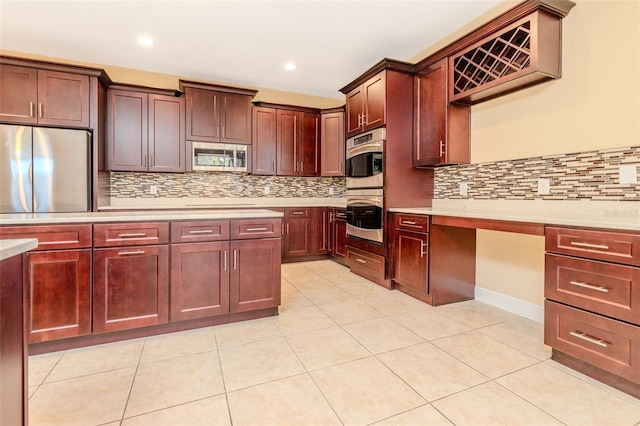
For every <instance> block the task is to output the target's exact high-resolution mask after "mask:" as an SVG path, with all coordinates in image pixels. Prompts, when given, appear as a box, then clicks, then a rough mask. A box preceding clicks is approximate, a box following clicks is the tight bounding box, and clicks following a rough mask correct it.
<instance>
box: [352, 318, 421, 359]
mask: <svg viewBox="0 0 640 426" xmlns="http://www.w3.org/2000/svg"><path fill="white" fill-rule="evenodd" d="M344 329H345V330H347V332H348V333H349V334H351V335H352V336H353V337H354V338H355V339H356V340H357V341H358V342H360V344H361V345H363V346H364V347H365V348H367V349H368V350H369V351H371V353H374V354H379V353H382V352H387V351H391V350H394V349H399V348H404V347H407V346H412V345H416V344H418V343H422V342H424V339H423V338H422V337H420V336H418V335H417V334H415V333H414V332H412V331H410V330H408V329H407V328H405V327H403V326H401V325H400V324H398V323H397V322H395V321H392V320H390V319H389V318H386V317H382V318H375V319H372V320H368V321H362V322H355V323H351V324H346V325H344Z"/></svg>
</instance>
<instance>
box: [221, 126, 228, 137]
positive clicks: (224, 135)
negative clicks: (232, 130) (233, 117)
mask: <svg viewBox="0 0 640 426" xmlns="http://www.w3.org/2000/svg"><path fill="white" fill-rule="evenodd" d="M222 137H223V138H226V137H227V134H226V133H225V131H224V126H222Z"/></svg>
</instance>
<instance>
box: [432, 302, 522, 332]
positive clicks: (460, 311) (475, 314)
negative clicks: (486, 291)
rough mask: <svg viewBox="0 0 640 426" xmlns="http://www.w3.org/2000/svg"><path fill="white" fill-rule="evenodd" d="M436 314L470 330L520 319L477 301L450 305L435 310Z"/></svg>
mask: <svg viewBox="0 0 640 426" xmlns="http://www.w3.org/2000/svg"><path fill="white" fill-rule="evenodd" d="M435 309H436V312H437V313H439V314H442V315H446V316H448V317H449V318H451V319H454V320H456V321H458V322H459V323H462V324H464V325H466V326H467V327H469V328H481V327H486V326H488V325H493V324H497V323H500V322H504V321H510V320H513V319H516V318H519V317H518V315H515V314H512V313H510V312H507V311H503V310H502V309H498V308H496V307H494V306H490V305H487V304H486V303H482V302H478V301H477V300H468V301H466V302H460V303H450V304H448V305H442V306H438V307H436V308H435Z"/></svg>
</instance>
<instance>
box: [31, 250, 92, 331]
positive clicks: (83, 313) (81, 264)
mask: <svg viewBox="0 0 640 426" xmlns="http://www.w3.org/2000/svg"><path fill="white" fill-rule="evenodd" d="M27 324H28V326H27V334H28V338H29V343H34V342H43V341H47V340H54V339H64V338H68V337H76V336H83V335H86V334H90V333H91V250H90V249H83V250H58V251H42V252H32V253H29V254H27Z"/></svg>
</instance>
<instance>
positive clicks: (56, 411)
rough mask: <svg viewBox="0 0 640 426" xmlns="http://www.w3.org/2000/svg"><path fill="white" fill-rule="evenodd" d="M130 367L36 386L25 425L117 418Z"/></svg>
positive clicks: (130, 378)
mask: <svg viewBox="0 0 640 426" xmlns="http://www.w3.org/2000/svg"><path fill="white" fill-rule="evenodd" d="M135 371H136V369H135V368H134V367H130V368H123V369H119V370H113V371H108V372H106V373H98V374H91V375H88V376H82V377H75V378H72V379H68V380H61V381H58V382H53V383H45V384H42V385H40V387H39V388H38V390H37V391H36V393H35V394H34V395H33V396H32V397H31V399H30V400H29V425H30V426H39V425H87V424H88V425H98V424H102V423H108V422H113V421H117V420H120V419H121V418H122V413H123V412H124V409H125V405H126V403H127V397H128V396H129V390H130V389H131V383H132V382H133V376H134V374H135Z"/></svg>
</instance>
